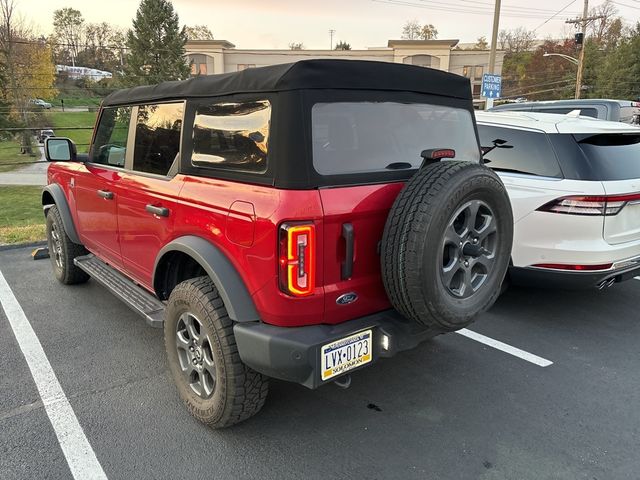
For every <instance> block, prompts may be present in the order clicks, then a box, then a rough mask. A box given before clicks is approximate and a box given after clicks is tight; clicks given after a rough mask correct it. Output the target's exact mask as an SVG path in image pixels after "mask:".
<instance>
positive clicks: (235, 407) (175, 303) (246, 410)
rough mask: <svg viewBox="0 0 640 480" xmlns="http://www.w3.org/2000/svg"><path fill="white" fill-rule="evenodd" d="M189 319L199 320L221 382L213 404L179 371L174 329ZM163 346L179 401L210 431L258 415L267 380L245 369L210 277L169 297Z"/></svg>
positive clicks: (192, 282) (179, 288)
mask: <svg viewBox="0 0 640 480" xmlns="http://www.w3.org/2000/svg"><path fill="white" fill-rule="evenodd" d="M185 313H190V314H193V315H195V317H197V319H198V320H199V321H200V323H201V325H202V327H203V328H204V330H205V333H206V335H208V338H209V339H210V341H211V345H210V349H211V353H212V355H213V360H214V363H215V371H216V376H217V378H216V383H215V389H214V390H213V393H212V394H211V397H210V398H202V397H201V396H199V395H198V394H196V393H195V392H194V391H193V390H192V388H191V386H190V384H189V382H188V381H187V377H186V375H185V374H184V373H183V371H182V369H181V364H180V360H179V358H178V348H177V346H176V340H177V333H176V328H177V325H178V322H179V320H180V318H181V316H182V315H183V314H185ZM164 340H165V348H166V351H167V358H168V362H169V368H170V370H171V376H172V377H173V380H174V382H175V384H176V386H177V389H178V393H179V395H180V398H182V400H183V401H184V403H185V405H186V407H187V409H188V410H189V412H190V413H191V415H193V416H194V417H195V418H197V419H198V420H200V421H201V422H203V423H204V424H206V425H208V426H209V427H211V428H224V427H228V426H231V425H234V424H236V423H239V422H242V421H244V420H246V419H248V418H250V417H252V416H253V415H255V414H256V413H258V412H259V411H260V409H261V408H262V406H263V405H264V402H265V400H266V398H267V394H268V391H269V383H268V378H267V377H265V376H264V375H262V374H260V373H258V372H256V371H254V370H252V369H250V368H249V367H247V366H246V365H245V364H243V363H242V360H241V359H240V355H239V353H238V347H237V345H236V341H235V337H234V334H233V322H232V321H231V319H230V318H229V316H228V315H227V310H226V308H225V306H224V303H223V301H222V298H221V297H220V295H219V294H218V290H217V289H216V287H215V286H214V284H213V282H212V281H211V279H210V278H209V277H207V276H205V277H198V278H194V279H191V280H186V281H184V282H182V283H180V284H179V285H177V286H176V287H175V288H174V290H173V291H172V292H171V295H170V296H169V300H168V304H167V309H166V317H165V322H164Z"/></svg>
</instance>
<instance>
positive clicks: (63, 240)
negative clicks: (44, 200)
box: [46, 205, 89, 285]
mask: <svg viewBox="0 0 640 480" xmlns="http://www.w3.org/2000/svg"><path fill="white" fill-rule="evenodd" d="M46 223H47V224H46V230H47V246H48V248H49V257H50V258H51V266H52V267H53V274H54V275H55V277H56V278H57V279H58V281H59V282H60V283H64V284H65V285H73V284H76V283H84V282H86V281H87V280H89V275H87V273H85V272H84V271H83V270H81V269H80V268H78V267H77V266H76V265H75V263H73V260H74V259H75V258H76V257H81V256H83V255H86V254H87V253H88V252H87V250H86V249H85V248H84V247H83V246H82V245H78V244H77V243H73V242H72V241H71V239H70V238H69V236H68V235H67V232H66V231H65V230H64V224H63V223H62V217H61V216H60V212H59V211H58V207H57V206H55V205H54V206H53V207H51V208H49V210H48V211H47V222H46Z"/></svg>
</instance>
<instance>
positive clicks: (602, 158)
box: [578, 134, 640, 181]
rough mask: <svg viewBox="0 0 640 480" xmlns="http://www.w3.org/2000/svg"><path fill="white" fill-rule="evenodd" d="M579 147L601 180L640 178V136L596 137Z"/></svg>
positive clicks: (611, 135) (582, 141) (609, 135)
mask: <svg viewBox="0 0 640 480" xmlns="http://www.w3.org/2000/svg"><path fill="white" fill-rule="evenodd" d="M578 139H579V137H578ZM578 145H579V146H580V148H581V149H582V151H583V152H584V154H585V156H586V157H587V159H588V162H587V163H588V164H589V165H590V166H591V168H592V169H593V170H594V173H595V174H596V175H597V178H598V179H599V180H603V181H607V180H630V179H632V178H640V134H626V135H622V134H617V135H613V134H607V135H594V136H590V137H587V138H584V139H581V140H580V141H579V142H578Z"/></svg>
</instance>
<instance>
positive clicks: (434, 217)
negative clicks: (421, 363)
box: [381, 161, 513, 332]
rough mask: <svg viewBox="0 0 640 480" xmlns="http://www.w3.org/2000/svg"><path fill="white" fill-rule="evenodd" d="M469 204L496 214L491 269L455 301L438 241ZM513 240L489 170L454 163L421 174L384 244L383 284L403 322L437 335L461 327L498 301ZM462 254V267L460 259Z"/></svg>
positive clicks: (404, 196) (503, 198) (400, 202)
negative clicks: (403, 319)
mask: <svg viewBox="0 0 640 480" xmlns="http://www.w3.org/2000/svg"><path fill="white" fill-rule="evenodd" d="M469 202H471V203H473V202H475V203H482V204H483V205H485V206H487V207H488V208H490V210H491V213H492V214H493V216H491V217H490V218H493V219H494V220H495V222H496V227H497V230H496V237H491V241H492V242H495V243H492V244H491V245H492V248H493V249H494V255H493V256H492V263H491V265H492V269H491V270H490V271H489V270H487V272H488V273H487V274H486V276H485V277H484V280H483V283H482V284H481V286H479V287H478V290H477V291H474V293H473V294H471V295H470V296H469V297H468V298H457V297H456V296H455V295H454V294H453V293H452V290H450V288H448V287H447V286H445V283H444V280H443V276H442V274H441V269H442V271H444V267H443V263H444V262H443V260H444V256H445V253H444V251H443V248H444V247H443V245H444V243H443V242H446V241H447V240H445V230H446V229H447V228H448V227H449V225H450V224H452V223H451V222H452V218H455V217H454V216H455V215H456V213H457V212H458V211H459V209H461V208H463V209H464V206H465V205H468V204H469ZM512 241H513V214H512V211H511V205H510V202H509V197H508V195H507V192H506V189H505V187H504V185H503V184H502V182H501V181H500V179H499V177H498V176H497V175H496V174H495V173H494V172H493V171H492V170H490V169H489V168H487V167H485V166H483V165H480V164H475V163H470V162H458V161H444V162H438V163H434V164H431V165H429V166H427V167H425V168H423V169H421V170H420V171H419V172H418V173H417V174H416V175H415V176H414V177H412V178H411V179H410V180H409V181H408V182H407V184H406V185H405V187H404V189H403V190H402V191H401V192H400V194H399V195H398V197H397V198H396V200H395V203H394V204H393V207H392V208H391V211H390V213H389V217H388V218H387V222H386V225H385V229H384V234H383V238H382V245H381V267H382V278H383V282H384V286H385V289H386V292H387V294H388V296H389V299H390V301H391V303H392V305H393V306H394V308H396V309H397V310H398V311H399V312H400V313H401V314H403V315H404V316H405V317H407V318H409V319H412V320H414V321H416V322H419V323H421V324H423V325H425V326H428V327H431V328H433V329H434V330H437V331H440V332H447V331H454V330H459V329H461V328H464V327H465V326H467V325H469V324H470V323H471V322H473V319H474V317H475V316H476V315H477V314H478V313H480V312H482V311H484V310H486V309H488V308H489V307H490V306H491V305H493V303H494V302H495V300H496V299H497V298H498V297H499V295H500V290H501V284H502V280H503V279H504V277H505V273H506V271H507V267H508V265H509V258H510V255H511V245H512ZM461 248H462V247H461ZM459 255H460V257H462V258H461V259H460V260H459V261H460V262H463V263H464V257H463V254H462V253H459ZM456 258H457V257H456ZM469 278H476V277H469ZM469 291H473V290H469Z"/></svg>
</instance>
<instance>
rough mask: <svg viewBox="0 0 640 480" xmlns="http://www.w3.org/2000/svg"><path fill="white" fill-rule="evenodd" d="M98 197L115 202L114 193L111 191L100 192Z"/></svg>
mask: <svg viewBox="0 0 640 480" xmlns="http://www.w3.org/2000/svg"><path fill="white" fill-rule="evenodd" d="M98 196H99V197H102V198H104V199H105V200H113V192H110V191H109V190H98Z"/></svg>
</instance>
